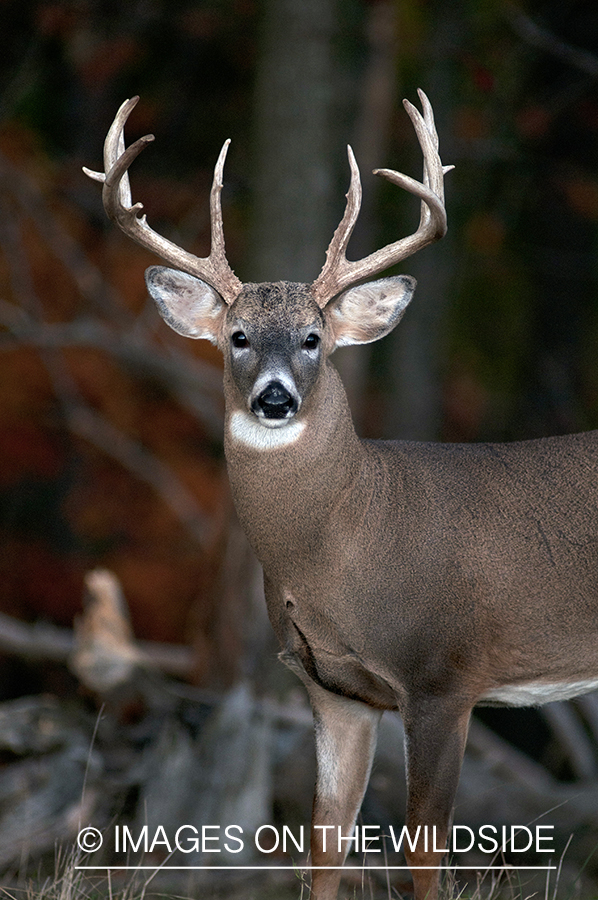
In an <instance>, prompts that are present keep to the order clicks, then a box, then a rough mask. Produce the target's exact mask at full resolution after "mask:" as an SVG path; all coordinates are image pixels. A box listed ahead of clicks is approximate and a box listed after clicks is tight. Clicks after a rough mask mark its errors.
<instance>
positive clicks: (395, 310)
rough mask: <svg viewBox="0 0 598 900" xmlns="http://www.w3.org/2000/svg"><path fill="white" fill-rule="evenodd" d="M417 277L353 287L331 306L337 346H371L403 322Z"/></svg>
mask: <svg viewBox="0 0 598 900" xmlns="http://www.w3.org/2000/svg"><path fill="white" fill-rule="evenodd" d="M415 286H416V281H415V278H411V277H410V276H409V275H395V276H392V277H390V278H381V279H379V280H378V281H371V282H369V283H368V284H361V285H359V286H358V287H354V288H349V290H348V291H345V293H344V294H341V296H340V297H339V298H338V299H337V300H336V301H334V303H333V304H331V308H330V317H331V323H332V328H333V331H334V334H335V338H336V341H335V346H336V347H344V346H347V345H348V344H370V343H372V341H377V340H379V339H380V338H382V337H384V335H386V334H388V333H389V332H390V331H392V329H393V328H394V327H395V325H397V324H398V322H400V320H401V317H402V315H403V313H404V312H405V309H406V308H407V305H408V304H409V301H410V300H411V298H412V296H413V292H414V290H415Z"/></svg>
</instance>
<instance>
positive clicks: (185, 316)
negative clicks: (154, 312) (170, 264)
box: [145, 266, 226, 344]
mask: <svg viewBox="0 0 598 900" xmlns="http://www.w3.org/2000/svg"><path fill="white" fill-rule="evenodd" d="M145 283H146V285H147V289H148V291H149V292H150V294H151V295H152V297H153V298H154V300H155V301H156V305H157V307H158V312H159V313H160V315H161V316H162V318H163V319H164V321H165V322H166V323H167V324H168V325H170V327H171V328H173V329H174V330H175V331H177V332H178V333H179V334H182V335H184V336H185V337H190V338H206V340H208V341H212V343H213V344H218V338H219V334H220V326H221V324H222V318H223V316H224V313H225V311H226V304H225V303H224V300H223V299H222V297H221V296H220V294H219V293H218V292H217V291H215V290H214V288H213V287H211V286H210V285H209V284H206V282H205V281H200V279H199V278H195V276H193V275H187V273H186V272H179V271H178V270H177V269H167V268H166V267H165V266H150V267H149V269H146V270H145Z"/></svg>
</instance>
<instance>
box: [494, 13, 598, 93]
mask: <svg viewBox="0 0 598 900" xmlns="http://www.w3.org/2000/svg"><path fill="white" fill-rule="evenodd" d="M505 13H506V17H507V19H508V20H509V23H510V24H511V27H512V28H513V31H514V32H515V33H516V34H517V35H518V36H519V37H520V38H521V39H522V40H523V41H525V42H526V43H528V44H531V45H532V46H533V47H537V48H538V49H539V50H544V51H545V52H546V53H548V54H550V55H551V56H555V57H557V59H560V60H562V61H563V62H565V63H568V65H570V66H573V68H575V69H579V71H580V72H584V73H585V74H586V75H589V76H590V77H591V78H598V57H597V56H596V55H595V54H594V53H589V52H588V51H587V50H582V48H581V47H576V46H575V45H574V44H568V43H566V42H565V41H563V40H561V39H560V38H559V37H557V36H556V35H555V34H553V33H552V32H551V31H549V30H548V29H547V28H542V26H541V25H538V24H537V23H536V22H534V20H533V19H531V18H530V17H529V16H528V15H526V14H525V13H524V12H523V10H521V9H520V8H519V7H518V6H516V5H515V4H514V3H507V4H505Z"/></svg>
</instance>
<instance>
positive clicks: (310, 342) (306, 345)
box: [303, 334, 320, 350]
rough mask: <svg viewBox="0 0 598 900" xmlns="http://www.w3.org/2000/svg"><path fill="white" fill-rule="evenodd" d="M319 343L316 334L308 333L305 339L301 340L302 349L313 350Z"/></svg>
mask: <svg viewBox="0 0 598 900" xmlns="http://www.w3.org/2000/svg"><path fill="white" fill-rule="evenodd" d="M319 343H320V338H319V336H318V335H317V334H308V335H307V337H306V338H305V340H304V341H303V349H304V350H315V349H316V347H317V346H318V344H319Z"/></svg>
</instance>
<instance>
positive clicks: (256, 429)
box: [228, 411, 305, 450]
mask: <svg viewBox="0 0 598 900" xmlns="http://www.w3.org/2000/svg"><path fill="white" fill-rule="evenodd" d="M304 428H305V423H304V422H297V421H296V420H295V419H291V421H290V422H289V423H288V425H281V426H279V427H278V428H268V426H267V425H262V424H261V422H260V420H259V419H258V418H256V417H255V416H252V415H251V414H250V413H246V412H242V411H237V412H234V413H233V414H232V416H231V417H230V422H229V425H228V431H229V434H230V436H231V438H232V439H233V440H234V441H238V442H239V443H240V444H245V446H246V447H251V448H252V449H253V450H275V449H276V448H277V447H288V446H289V444H294V443H295V441H296V440H297V438H298V437H299V435H300V434H301V433H302V431H303V429H304Z"/></svg>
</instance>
